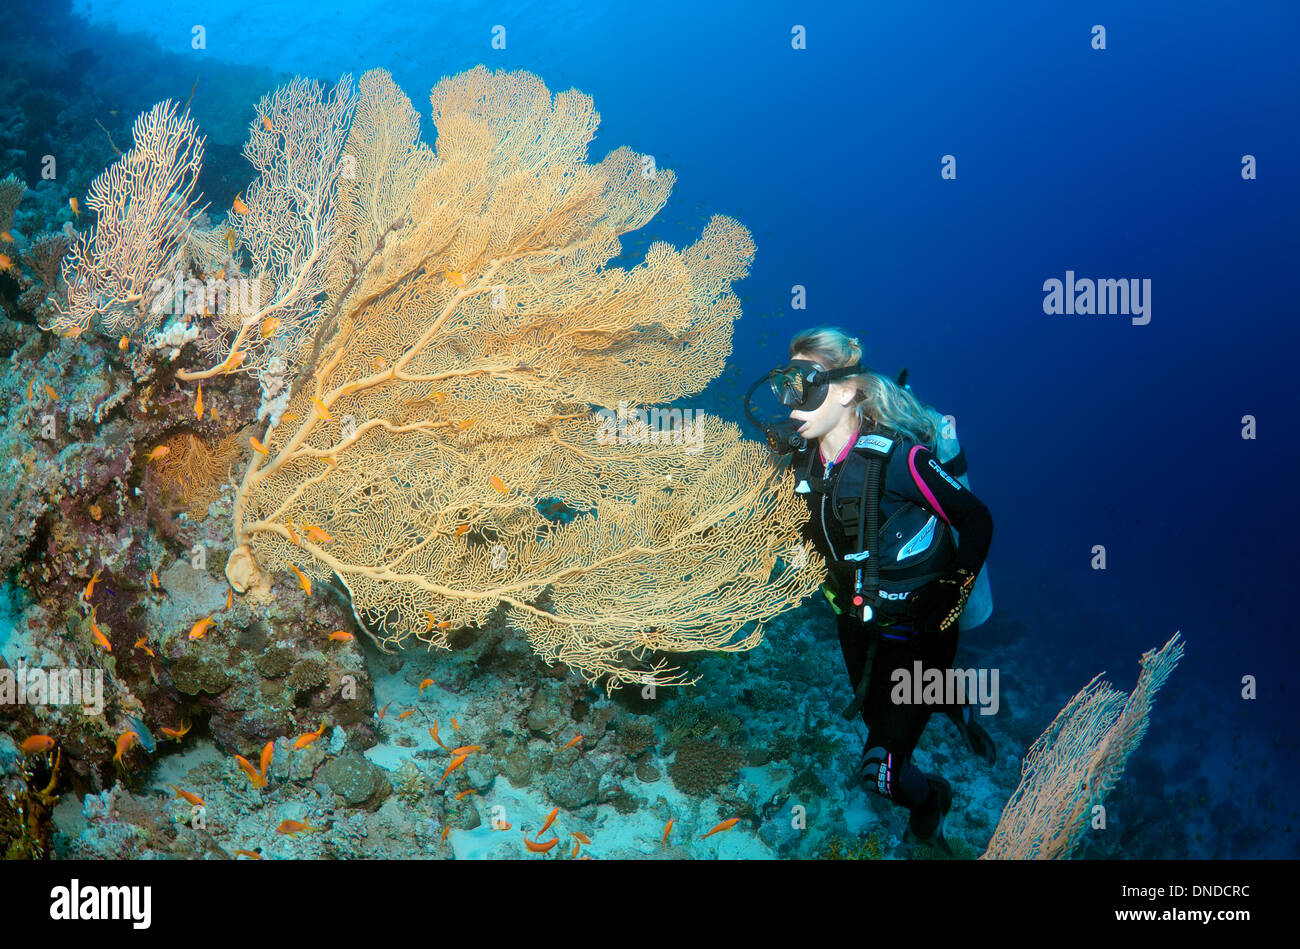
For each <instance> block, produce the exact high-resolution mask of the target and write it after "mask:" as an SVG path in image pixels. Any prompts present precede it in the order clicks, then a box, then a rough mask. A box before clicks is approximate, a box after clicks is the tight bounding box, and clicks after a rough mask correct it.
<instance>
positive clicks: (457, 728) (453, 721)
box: [451, 715, 460, 731]
mask: <svg viewBox="0 0 1300 949" xmlns="http://www.w3.org/2000/svg"><path fill="white" fill-rule="evenodd" d="M451 727H452V730H453V731H460V722H458V721H456V717H455V716H454V715H453V716H452V719H451Z"/></svg>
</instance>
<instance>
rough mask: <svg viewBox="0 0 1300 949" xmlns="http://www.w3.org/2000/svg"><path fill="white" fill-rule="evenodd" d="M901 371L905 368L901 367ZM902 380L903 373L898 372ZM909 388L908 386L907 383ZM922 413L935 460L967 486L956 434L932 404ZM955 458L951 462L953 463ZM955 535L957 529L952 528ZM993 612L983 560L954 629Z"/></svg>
mask: <svg viewBox="0 0 1300 949" xmlns="http://www.w3.org/2000/svg"><path fill="white" fill-rule="evenodd" d="M903 372H904V373H906V372H907V370H903ZM902 378H903V383H900V384H905V383H906V380H907V376H906V375H905V374H904V375H903V376H902ZM908 388H909V389H910V386H909V387H908ZM925 411H926V414H927V415H929V416H930V419H931V420H932V421H933V422H934V426H935V428H936V429H937V430H938V432H939V436H938V439H937V444H936V445H935V455H936V456H937V457H938V459H939V464H941V465H943V466H944V468H946V469H947V470H948V471H949V472H950V473H951V474H952V475H953V477H955V478H956V479H957V480H958V481H960V482H961V486H962V487H963V488H966V489H968V490H969V489H970V477H969V476H968V475H967V474H966V456H965V455H964V454H963V452H962V448H961V443H960V442H958V441H957V435H956V432H955V431H954V432H953V434H952V435H951V436H950V435H948V433H947V429H948V426H947V424H946V423H945V421H944V417H943V416H942V415H940V414H939V413H938V411H937V410H936V409H935V408H934V406H932V405H927V406H925ZM954 462H955V463H954ZM953 534H954V535H957V531H956V530H954V531H953ZM992 615H993V588H992V587H991V586H990V584H989V567H988V564H987V563H985V564H984V565H983V566H982V567H980V572H979V576H978V577H976V578H975V586H973V587H972V588H971V591H970V597H969V598H968V599H967V600H966V608H965V609H964V610H962V614H961V619H960V620H958V623H957V630H958V632H960V633H964V632H966V631H967V630H968V629H974V628H975V627H977V626H982V625H983V624H984V623H985V622H987V621H988V618H989V617H990V616H992Z"/></svg>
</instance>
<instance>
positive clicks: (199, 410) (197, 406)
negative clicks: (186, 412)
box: [194, 382, 203, 422]
mask: <svg viewBox="0 0 1300 949" xmlns="http://www.w3.org/2000/svg"><path fill="white" fill-rule="evenodd" d="M194 417H195V418H196V419H198V420H199V421H200V422H201V421H203V383H201V382H200V383H199V396H198V398H197V399H195V400H194Z"/></svg>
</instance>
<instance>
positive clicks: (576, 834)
mask: <svg viewBox="0 0 1300 949" xmlns="http://www.w3.org/2000/svg"><path fill="white" fill-rule="evenodd" d="M569 835H570V836H572V837H574V838H575V839H577V840H578V841H580V842H581V843H584V844H590V843H591V838H590V837H588V836H587V835H586V834H584V833H583V832H582V831H580V830H571V831H569Z"/></svg>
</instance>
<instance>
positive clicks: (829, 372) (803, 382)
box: [768, 359, 862, 412]
mask: <svg viewBox="0 0 1300 949" xmlns="http://www.w3.org/2000/svg"><path fill="white" fill-rule="evenodd" d="M861 372H862V366H861V364H854V365H852V366H841V367H840V368H839V369H823V368H822V367H821V366H819V365H818V364H817V363H815V362H809V361H808V360H806V359H793V360H791V361H790V365H788V366H785V367H783V368H781V369H774V370H772V373H771V374H770V376H769V378H768V381H769V382H770V383H771V386H772V394H773V395H775V396H776V397H777V400H778V401H780V403H781V404H782V405H785V406H789V407H790V408H794V409H799V410H801V411H804V412H812V411H815V410H817V409H819V408H821V404H822V403H823V402H825V401H826V393H827V391H828V387H829V386H830V384H831V383H832V382H834V381H835V380H837V379H844V378H846V377H848V376H856V375H858V374H860V373H861Z"/></svg>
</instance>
